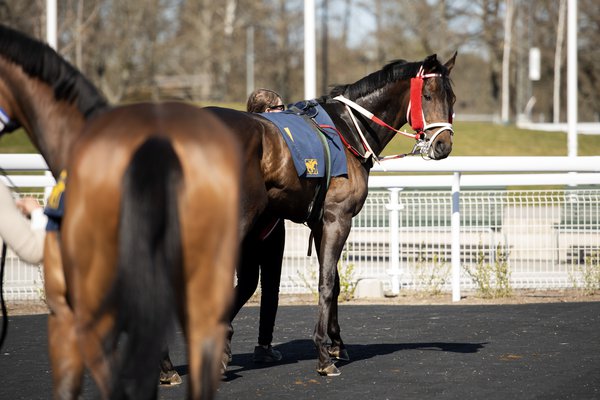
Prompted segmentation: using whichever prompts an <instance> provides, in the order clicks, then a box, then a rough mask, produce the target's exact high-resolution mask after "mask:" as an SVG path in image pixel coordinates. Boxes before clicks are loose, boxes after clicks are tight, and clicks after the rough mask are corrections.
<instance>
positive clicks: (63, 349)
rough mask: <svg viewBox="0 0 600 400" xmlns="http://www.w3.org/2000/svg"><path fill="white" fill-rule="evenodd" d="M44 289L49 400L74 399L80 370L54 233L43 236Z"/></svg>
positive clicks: (81, 365)
mask: <svg viewBox="0 0 600 400" xmlns="http://www.w3.org/2000/svg"><path fill="white" fill-rule="evenodd" d="M44 289H45V293H46V302H47V304H48V308H49V309H50V315H49V316H48V350H49V356H50V365H51V368H52V382H53V389H52V391H53V398H54V399H76V398H77V397H78V396H79V393H80V392H81V382H82V378H83V368H84V366H83V359H82V357H81V353H80V352H79V347H78V345H77V335H76V329H75V320H74V316H73V310H72V309H71V307H70V305H69V304H68V302H67V284H66V280H65V271H64V270H63V264H62V257H61V253H60V247H59V238H58V233H57V232H55V231H52V232H48V233H47V234H46V241H45V243H44Z"/></svg>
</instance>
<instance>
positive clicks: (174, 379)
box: [159, 371, 182, 385]
mask: <svg viewBox="0 0 600 400" xmlns="http://www.w3.org/2000/svg"><path fill="white" fill-rule="evenodd" d="M159 380H160V384H161V385H180V384H181V382H182V380H181V376H179V374H178V373H177V371H169V372H162V371H161V373H160V378H159Z"/></svg>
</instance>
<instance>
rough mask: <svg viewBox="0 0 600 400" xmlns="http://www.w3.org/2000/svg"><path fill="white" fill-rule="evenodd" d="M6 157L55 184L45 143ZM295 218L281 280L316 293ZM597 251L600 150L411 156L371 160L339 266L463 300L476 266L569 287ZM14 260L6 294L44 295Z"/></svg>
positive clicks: (388, 285)
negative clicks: (42, 149) (42, 150)
mask: <svg viewBox="0 0 600 400" xmlns="http://www.w3.org/2000/svg"><path fill="white" fill-rule="evenodd" d="M0 167H1V168H2V169H4V170H5V171H9V172H10V173H11V175H9V178H8V179H7V178H5V177H3V176H0V179H1V180H2V181H3V182H4V183H5V184H7V185H9V186H13V185H14V186H17V187H19V188H24V187H27V188H38V189H39V192H38V194H37V195H38V196H39V197H40V199H42V198H44V191H47V188H48V187H51V186H52V185H53V184H54V180H53V178H52V176H51V175H49V174H48V173H47V171H46V170H47V166H46V163H45V162H44V160H43V158H42V157H41V156H39V155H35V154H18V155H8V154H5V155H0ZM22 171H27V172H26V173H27V174H32V173H33V172H31V171H40V172H39V173H38V174H36V175H22ZM423 172H427V173H434V174H435V175H430V174H428V175H418V174H417V173H423ZM511 187H519V189H511ZM286 230H287V233H286V247H285V253H284V263H283V271H282V278H281V292H282V293H311V292H313V293H316V291H317V287H318V284H317V282H318V262H317V258H316V256H315V255H314V252H313V255H312V256H311V257H308V256H307V255H306V254H307V250H308V234H309V231H308V228H306V227H305V226H303V225H300V224H294V223H291V222H289V221H286ZM599 259H600V157H597V156H594V157H450V158H448V159H446V160H441V161H425V160H423V159H420V158H416V157H412V158H404V159H396V160H389V161H385V162H382V163H381V165H376V166H375V168H373V173H372V174H371V177H370V178H369V196H368V197H367V200H366V202H365V206H364V208H363V210H362V211H361V213H360V214H359V215H357V216H356V217H355V218H354V220H353V228H352V231H351V233H350V236H349V237H348V240H347V242H346V246H345V248H344V251H343V253H342V258H341V260H340V265H339V266H338V269H339V271H340V274H341V275H342V280H343V282H345V283H347V284H349V285H350V286H354V285H355V284H356V283H357V282H358V281H359V280H362V279H369V278H371V279H377V280H380V281H381V282H382V283H383V286H384V288H385V289H386V290H387V291H389V292H392V293H399V292H400V291H401V290H405V289H411V290H420V291H451V292H452V298H453V300H454V301H458V300H459V299H460V297H461V289H462V290H474V289H477V288H478V285H480V284H481V283H482V280H481V279H482V278H481V276H480V277H479V278H476V277H474V276H475V274H477V273H478V271H479V273H482V272H485V271H487V272H488V273H491V274H492V275H491V276H488V277H487V278H486V279H488V280H489V283H491V284H494V283H495V281H497V280H499V279H501V278H502V277H500V276H498V277H497V276H494V271H500V270H501V269H500V268H499V267H502V266H504V267H507V268H508V269H507V271H508V274H509V275H508V276H507V277H506V278H507V279H509V282H510V287H512V288H515V289H556V288H571V287H577V286H579V287H581V286H583V285H585V284H586V282H587V280H589V279H590V273H593V271H594V270H593V268H595V270H596V271H597V270H598V264H599ZM7 261H8V262H7V271H6V275H5V284H4V290H5V296H6V298H8V299H14V300H25V299H37V298H39V297H42V296H43V279H42V273H41V268H40V266H32V265H28V264H26V263H24V262H23V261H20V260H19V259H18V258H16V257H15V256H14V254H12V253H11V252H10V251H9V257H7ZM490 271H491V272H490ZM596 273H597V272H596ZM596 279H597V278H596Z"/></svg>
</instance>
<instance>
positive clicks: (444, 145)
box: [428, 130, 452, 160]
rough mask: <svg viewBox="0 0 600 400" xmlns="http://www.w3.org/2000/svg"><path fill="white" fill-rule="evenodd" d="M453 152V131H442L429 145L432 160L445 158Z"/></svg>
mask: <svg viewBox="0 0 600 400" xmlns="http://www.w3.org/2000/svg"><path fill="white" fill-rule="evenodd" d="M451 152H452V131H450V130H447V131H444V132H441V133H440V134H439V135H437V137H435V138H434V139H433V142H432V143H431V145H430V146H429V152H428V153H429V154H428V156H429V158H431V159H432V160H443V159H444V158H446V157H448V156H449V155H450V153H451Z"/></svg>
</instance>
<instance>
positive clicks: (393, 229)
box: [387, 188, 402, 295]
mask: <svg viewBox="0 0 600 400" xmlns="http://www.w3.org/2000/svg"><path fill="white" fill-rule="evenodd" d="M389 190H390V203H389V204H388V206H387V209H388V210H389V212H390V270H389V271H388V275H390V276H391V277H392V280H391V287H392V294H394V295H397V294H399V293H400V244H399V243H400V236H399V234H398V231H399V224H398V216H399V211H400V210H401V209H402V205H401V204H400V203H398V192H400V190H402V189H400V188H390V189H389Z"/></svg>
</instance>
